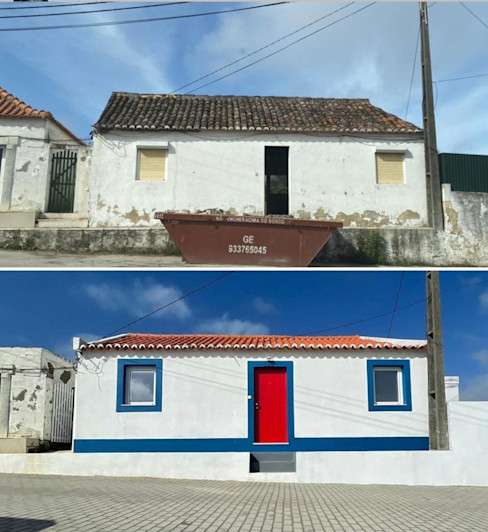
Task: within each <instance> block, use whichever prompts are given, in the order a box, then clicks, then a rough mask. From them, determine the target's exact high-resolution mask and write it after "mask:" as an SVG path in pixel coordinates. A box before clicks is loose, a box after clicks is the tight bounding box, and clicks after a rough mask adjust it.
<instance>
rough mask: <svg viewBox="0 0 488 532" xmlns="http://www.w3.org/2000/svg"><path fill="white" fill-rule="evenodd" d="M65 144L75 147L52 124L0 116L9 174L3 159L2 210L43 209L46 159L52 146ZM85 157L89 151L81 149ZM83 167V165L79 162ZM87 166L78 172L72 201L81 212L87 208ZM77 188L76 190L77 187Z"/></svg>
mask: <svg viewBox="0 0 488 532" xmlns="http://www.w3.org/2000/svg"><path fill="white" fill-rule="evenodd" d="M65 143H67V144H68V145H69V147H70V148H75V147H76V143H75V141H74V140H73V139H72V138H71V137H70V136H69V135H68V134H67V133H66V132H65V131H63V130H62V129H61V128H59V127H58V126H57V125H56V124H53V123H52V122H51V121H49V120H40V119H10V118H9V119H7V118H3V119H2V118H0V146H10V147H11V148H10V151H9V152H8V154H7V150H5V152H6V157H5V159H6V158H7V156H8V157H9V159H11V162H12V164H13V168H12V170H13V173H12V172H10V171H9V170H8V167H7V162H8V161H7V160H5V161H3V162H4V164H3V165H2V166H3V168H2V170H1V173H0V198H1V201H2V204H1V206H0V210H3V211H36V212H44V211H46V208H47V203H48V199H49V180H50V175H49V174H50V159H51V153H52V150H53V149H54V148H59V147H62V146H63V145H64V144H65ZM85 152H87V153H85V157H86V155H87V154H88V155H89V150H88V149H85ZM82 166H83V165H82ZM88 173H89V168H88V169H82V171H81V176H82V177H81V183H80V185H79V187H77V193H78V195H79V199H78V202H76V198H75V204H76V205H77V207H78V210H81V211H83V212H84V213H86V212H87V210H88V198H87V195H88V192H87V188H88ZM78 188H79V190H78Z"/></svg>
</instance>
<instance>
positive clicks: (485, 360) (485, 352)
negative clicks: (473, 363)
mask: <svg viewBox="0 0 488 532" xmlns="http://www.w3.org/2000/svg"><path fill="white" fill-rule="evenodd" d="M471 357H472V358H474V360H477V361H478V362H479V363H480V364H481V365H482V366H488V349H480V350H479V351H476V352H474V353H473V354H472V355H471Z"/></svg>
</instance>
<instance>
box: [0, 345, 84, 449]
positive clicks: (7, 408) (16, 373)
mask: <svg viewBox="0 0 488 532" xmlns="http://www.w3.org/2000/svg"><path fill="white" fill-rule="evenodd" d="M74 386H75V372H74V368H73V367H72V364H71V363H69V362H68V361H66V360H65V359H64V358H61V357H60V356H58V355H56V354H54V353H52V352H51V351H49V350H47V349H43V348H40V347H2V348H1V349H0V453H16V452H29V451H32V450H38V449H45V448H48V447H50V446H53V445H60V444H69V443H70V442H71V429H72V418H73V397H74Z"/></svg>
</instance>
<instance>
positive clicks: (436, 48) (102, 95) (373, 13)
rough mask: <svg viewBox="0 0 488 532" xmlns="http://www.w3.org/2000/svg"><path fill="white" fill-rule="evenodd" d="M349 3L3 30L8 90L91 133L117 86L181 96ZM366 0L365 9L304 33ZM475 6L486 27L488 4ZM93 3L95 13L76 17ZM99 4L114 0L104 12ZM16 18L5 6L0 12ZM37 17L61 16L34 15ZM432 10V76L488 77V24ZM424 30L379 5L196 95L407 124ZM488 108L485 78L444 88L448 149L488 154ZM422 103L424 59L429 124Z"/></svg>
mask: <svg viewBox="0 0 488 532" xmlns="http://www.w3.org/2000/svg"><path fill="white" fill-rule="evenodd" d="M119 5H120V4H119ZM129 5H130V4H129ZM236 5H247V4H235V3H232V4H227V3H218V4H215V3H214V4H207V3H205V4H202V3H200V4H197V5H184V6H163V7H157V8H150V9H142V10H141V9H139V10H135V11H128V12H122V13H103V14H98V15H78V16H71V17H62V16H60V17H50V18H48V19H17V20H16V19H3V20H0V30H1V28H8V27H19V26H27V25H33V26H34V25H41V24H47V23H49V24H63V23H68V22H69V23H74V22H78V21H79V22H87V21H108V20H127V19H133V18H143V17H156V16H165V15H166V16H167V15H170V14H182V13H189V12H197V11H207V10H209V9H225V8H228V7H230V6H236ZM343 5H345V3H341V4H339V3H333V2H300V3H299V4H293V5H284V6H278V7H271V8H265V9H260V10H256V11H250V12H245V13H237V14H228V15H220V16H213V17H206V18H196V19H187V20H183V21H182V20H178V21H165V22H157V23H151V24H134V25H127V26H114V27H103V28H90V29H74V30H57V31H38V32H3V33H2V32H1V31H0V48H1V50H2V69H1V71H0V85H1V86H4V87H5V88H6V89H8V90H9V91H11V92H13V93H14V94H16V95H17V96H18V97H20V98H21V99H23V100H25V101H27V102H28V103H29V104H31V105H33V106H35V107H38V108H44V109H48V110H50V111H51V112H53V113H54V114H55V116H56V117H58V118H59V119H60V120H61V121H62V122H63V123H65V124H66V125H67V126H68V127H70V128H71V129H72V130H73V131H74V132H75V133H76V134H77V135H79V136H80V137H82V138H86V137H88V135H89V132H90V128H91V125H92V124H93V123H94V122H95V121H96V120H97V118H98V116H99V114H100V112H101V110H102V109H103V106H104V104H105V103H106V101H107V99H108V97H109V95H110V93H111V91H113V90H120V91H141V92H143V91H147V92H168V91H171V90H174V89H175V88H177V87H178V86H180V85H182V84H184V83H186V82H188V81H191V80H193V79H195V78H197V77H199V76H200V75H202V74H205V73H207V72H208V71H210V70H212V69H215V68H217V67H219V66H221V65H222V64H225V63H227V62H229V61H232V60H234V59H236V58H238V57H240V56H242V55H243V54H245V53H249V52H250V51H252V50H254V49H255V48H258V47H259V46H262V45H264V44H266V43H268V42H270V41H272V40H274V39H276V38H278V37H280V36H282V35H284V34H286V33H288V32H290V31H293V30H295V29H296V28H298V27H299V26H301V25H304V24H306V23H308V22H311V21H312V20H314V19H316V18H318V17H319V16H322V15H324V14H326V13H329V12H330V11H333V10H334V9H336V8H338V7H339V6H343ZM362 5H364V4H361V3H358V5H357V6H352V7H350V8H348V9H347V10H345V11H343V12H341V14H337V15H335V17H332V18H330V19H327V20H324V21H322V22H321V23H318V24H317V25H314V26H312V27H310V28H309V29H308V30H306V31H312V30H314V29H316V28H318V27H319V26H322V25H324V24H326V23H328V22H329V21H333V20H335V19H336V18H338V17H339V16H342V14H344V13H349V12H351V11H353V10H355V9H357V8H358V7H360V6H362ZM468 5H469V7H470V9H472V10H473V11H474V12H475V13H476V14H477V15H478V16H479V17H480V18H481V19H482V20H484V21H485V22H488V3H486V2H485V3H483V2H474V3H469V4H468ZM87 7H91V6H84V7H77V8H70V10H76V9H87ZM102 7H107V5H104V6H98V8H99V9H100V8H102ZM64 10H66V8H64ZM11 11H12V10H11ZM11 11H8V13H7V11H5V10H4V11H1V12H0V16H2V15H3V16H5V14H10V13H11ZM41 11H50V12H53V11H54V10H53V9H49V10H44V9H35V10H31V11H30V12H31V13H34V12H35V13H36V14H37V13H39V12H41ZM22 13H28V11H22ZM430 14H431V43H432V55H433V65H434V79H436V80H441V79H446V78H452V77H460V76H465V75H472V74H479V73H488V55H487V54H486V50H487V49H488V29H487V28H485V27H484V26H483V25H482V24H481V23H480V22H479V21H477V20H476V19H475V18H474V17H473V16H471V15H470V14H469V13H468V12H467V11H466V10H465V9H463V7H462V6H461V5H460V4H459V3H458V2H444V3H443V2H437V3H436V4H435V5H434V6H433V7H432V9H431V13H430ZM417 28H418V5H417V2H391V3H388V2H378V3H377V4H376V5H374V6H372V7H371V8H368V9H367V10H365V11H363V12H361V13H359V14H357V15H355V16H353V17H352V18H349V19H348V20H345V21H343V22H340V23H339V24H337V25H335V26H333V27H332V28H330V29H328V30H326V31H324V32H321V33H319V34H317V35H316V36H314V37H311V38H310V39H307V40H305V41H303V42H302V43H300V44H298V45H296V46H294V47H292V48H290V49H288V50H286V51H284V52H283V53H280V54H277V55H276V56H274V57H273V58H271V59H268V60H266V61H264V62H262V63H260V64H259V65H256V66H254V67H252V68H249V69H247V70H245V71H243V72H241V73H239V74H237V75H234V76H231V77H229V78H228V79H226V80H223V81H221V82H219V83H216V84H214V85H211V86H209V87H207V88H205V89H203V90H202V91H200V93H201V92H203V93H209V94H270V95H300V96H326V97H367V98H370V99H371V101H372V102H373V103H374V104H376V105H379V106H381V107H383V108H385V109H386V110H388V111H390V112H393V113H395V114H398V115H400V116H402V117H405V115H406V108H407V101H408V93H409V85H410V77H411V69H412V61H413V57H414V51H415V45H416V39H417ZM301 35H302V33H300V34H298V35H296V36H295V37H294V38H296V37H299V36H301ZM288 42H289V40H287V41H285V42H284V43H282V44H287V43H288ZM274 49H275V48H271V49H270V51H272V50H274ZM257 57H259V56H257ZM242 64H245V62H244V63H242ZM238 66H241V63H239V65H238ZM486 101H488V77H482V78H477V79H470V80H462V81H455V82H449V83H440V84H438V85H437V91H436V112H437V121H438V123H437V125H438V137H439V149H440V151H455V152H466V153H486V154H488V107H487V106H486ZM420 105H421V94H420V66H419V62H418V61H417V65H416V73H415V78H414V85H413V91H412V98H411V103H410V108H409V114H408V118H409V119H410V120H411V121H414V122H415V123H417V124H420V123H421V114H420V113H421V107H420Z"/></svg>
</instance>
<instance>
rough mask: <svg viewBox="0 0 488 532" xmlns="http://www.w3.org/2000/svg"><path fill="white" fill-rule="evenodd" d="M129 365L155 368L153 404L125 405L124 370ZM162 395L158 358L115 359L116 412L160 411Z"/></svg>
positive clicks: (160, 364) (161, 364)
mask: <svg viewBox="0 0 488 532" xmlns="http://www.w3.org/2000/svg"><path fill="white" fill-rule="evenodd" d="M131 366H146V367H153V368H155V369H156V383H155V386H156V390H155V396H156V401H155V403H154V404H153V405H126V404H124V395H125V371H126V368H127V367H131ZM162 396H163V361H162V360H161V359H160V358H119V359H118V360H117V403H116V405H117V406H116V411H117V412H161V409H162Z"/></svg>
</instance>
